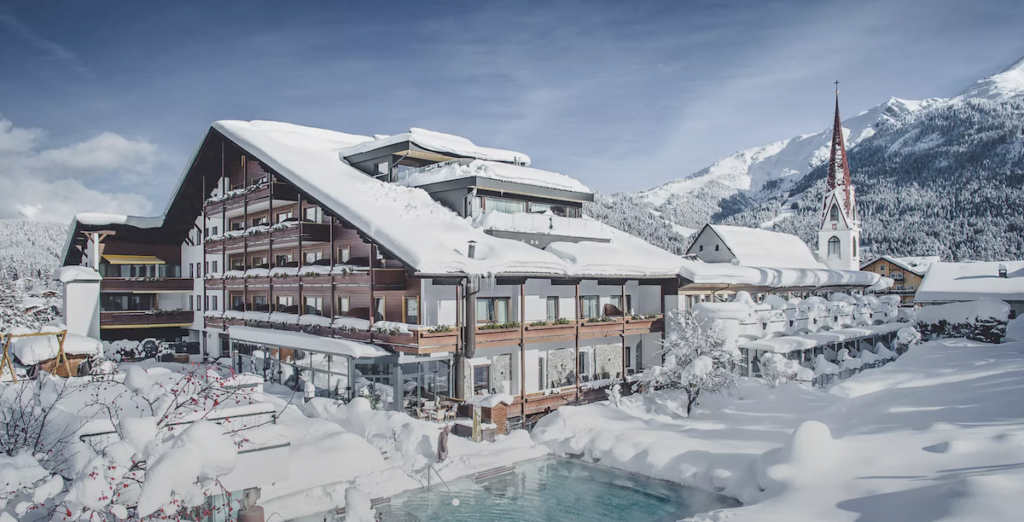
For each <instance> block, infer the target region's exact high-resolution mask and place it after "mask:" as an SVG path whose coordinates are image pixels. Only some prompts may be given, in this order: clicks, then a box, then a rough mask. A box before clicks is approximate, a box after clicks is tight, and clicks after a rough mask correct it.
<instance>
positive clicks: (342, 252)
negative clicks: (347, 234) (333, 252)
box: [335, 247, 352, 263]
mask: <svg viewBox="0 0 1024 522" xmlns="http://www.w3.org/2000/svg"><path fill="white" fill-rule="evenodd" d="M349 259H352V249H351V248H349V247H339V248H338V258H337V259H336V260H335V262H337V263H348V260H349Z"/></svg>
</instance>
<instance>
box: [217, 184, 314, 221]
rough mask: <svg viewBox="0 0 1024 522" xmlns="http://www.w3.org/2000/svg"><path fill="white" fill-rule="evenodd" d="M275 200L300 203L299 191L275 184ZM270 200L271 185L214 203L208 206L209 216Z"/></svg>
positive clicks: (287, 185) (288, 186)
mask: <svg viewBox="0 0 1024 522" xmlns="http://www.w3.org/2000/svg"><path fill="white" fill-rule="evenodd" d="M273 185H274V200H275V201H277V200H280V201H282V202H289V203H291V202H294V201H298V196H299V194H298V191H297V190H296V189H295V187H292V186H291V185H289V184H287V183H281V182H274V183H273ZM269 199H270V184H266V185H264V186H262V187H259V188H256V189H253V190H250V191H249V192H248V193H242V194H235V195H233V196H231V197H229V198H227V199H223V200H221V201H214V202H212V203H208V204H207V205H206V213H207V214H216V213H219V212H221V211H230V210H236V209H240V208H243V207H245V206H246V205H247V204H248V205H255V204H257V203H262V202H265V201H267V200H269Z"/></svg>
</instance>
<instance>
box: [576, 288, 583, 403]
mask: <svg viewBox="0 0 1024 522" xmlns="http://www.w3.org/2000/svg"><path fill="white" fill-rule="evenodd" d="M581 304H582V303H580V284H579V283H576V349H575V356H574V357H575V358H576V360H575V361H574V365H575V367H576V402H579V400H580V321H582V320H583V319H582V317H581V314H580V308H581V307H580V305H581Z"/></svg>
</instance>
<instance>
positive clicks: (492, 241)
mask: <svg viewBox="0 0 1024 522" xmlns="http://www.w3.org/2000/svg"><path fill="white" fill-rule="evenodd" d="M213 127H214V129H216V130H217V131H219V132H221V133H222V134H224V135H225V136H227V137H228V138H229V139H231V140H232V141H234V142H235V143H237V144H239V145H240V146H241V147H243V148H244V149H245V150H247V151H248V152H249V153H251V154H253V155H255V156H256V157H258V158H259V159H260V160H262V161H263V162H265V163H266V164H267V165H269V166H270V167H271V168H272V169H274V170H275V171H276V172H277V173H278V174H280V175H281V176H283V177H284V178H285V179H286V180H287V181H289V182H291V183H293V184H294V185H296V186H297V187H298V188H299V189H301V190H302V191H303V192H306V193H307V194H310V195H311V196H312V197H313V198H315V199H317V200H318V201H319V202H321V203H322V204H324V205H325V206H326V207H328V208H330V209H331V210H334V211H335V212H337V213H338V214H340V215H342V216H344V217H345V219H346V220H347V221H349V222H350V223H352V224H353V225H354V226H355V227H356V228H358V229H359V230H361V231H363V232H364V233H366V234H367V235H369V236H370V237H372V238H373V240H374V241H376V242H377V243H379V244H380V245H381V246H382V247H383V248H384V249H385V250H387V251H388V252H390V253H391V254H393V255H394V256H396V257H397V258H399V259H400V260H402V261H403V262H405V263H406V264H408V265H409V266H411V267H413V268H414V269H415V270H416V271H418V272H419V273H422V274H431V275H441V274H470V275H497V274H525V275H532V274H536V275H541V276H554V277H566V276H568V277H572V276H580V277H582V276H620V277H673V276H675V274H676V273H677V272H678V270H679V258H678V257H676V256H674V255H672V254H670V253H668V252H666V251H664V250H661V249H659V248H657V247H654V246H652V245H650V244H647V243H645V242H643V241H641V240H639V239H636V238H634V237H632V236H630V235H628V234H626V233H624V232H620V231H618V230H615V229H612V228H611V227H608V228H609V230H610V234H611V236H612V239H611V240H610V241H609V242H607V243H595V242H588V243H586V244H584V243H578V244H566V243H553V244H551V245H549V246H548V247H547V248H546V249H545V250H540V249H537V248H534V247H532V246H530V245H527V244H526V243H522V242H519V241H514V240H510V239H501V238H497V237H494V236H491V235H489V234H487V233H485V232H484V230H482V229H480V228H476V227H474V226H473V224H472V223H471V221H470V220H467V219H464V218H462V217H460V216H458V215H457V214H455V213H454V212H452V211H451V210H449V209H447V208H445V207H444V206H443V205H441V204H440V203H438V202H436V201H434V200H433V199H432V198H431V197H430V195H429V194H427V193H426V192H425V191H423V190H421V189H417V188H411V187H402V186H398V185H395V184H391V183H385V182H382V181H380V180H377V179H374V178H372V177H370V176H367V175H365V174H364V173H362V172H361V171H359V170H357V169H355V168H354V167H352V166H350V165H348V164H347V163H345V162H343V161H340V160H339V158H338V148H337V147H336V145H337V143H333V142H327V143H325V142H324V140H321V139H312V140H308V141H306V140H303V139H302V138H301V136H300V134H301V132H302V129H304V127H298V126H292V127H291V128H290V129H289V132H288V134H287V136H286V138H287V139H282V137H281V133H280V132H279V131H278V130H277V129H274V128H267V127H266V126H265V124H264V123H262V122H242V121H218V122H215V123H214V124H213ZM310 132H311V133H317V132H322V131H320V130H319V129H310ZM470 241H474V242H475V243H476V249H475V252H476V253H475V256H474V258H469V257H468V255H467V253H468V252H467V251H468V246H469V242H470Z"/></svg>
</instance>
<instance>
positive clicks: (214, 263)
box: [213, 261, 217, 274]
mask: <svg viewBox="0 0 1024 522" xmlns="http://www.w3.org/2000/svg"><path fill="white" fill-rule="evenodd" d="M213 273H215V274H216V273H217V262H216V261H214V262H213Z"/></svg>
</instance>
